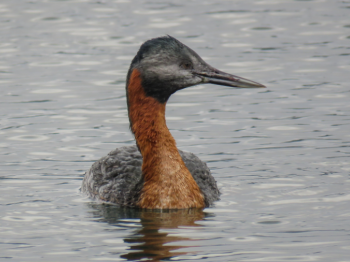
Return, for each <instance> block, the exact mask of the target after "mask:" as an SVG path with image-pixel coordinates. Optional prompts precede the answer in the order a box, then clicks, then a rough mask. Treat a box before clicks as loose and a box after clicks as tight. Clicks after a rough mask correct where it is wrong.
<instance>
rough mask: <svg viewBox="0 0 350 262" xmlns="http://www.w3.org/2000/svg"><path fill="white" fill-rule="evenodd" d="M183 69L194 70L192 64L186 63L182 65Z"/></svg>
mask: <svg viewBox="0 0 350 262" xmlns="http://www.w3.org/2000/svg"><path fill="white" fill-rule="evenodd" d="M181 67H182V68H183V69H186V70H189V69H192V64H191V63H190V62H185V63H182V64H181Z"/></svg>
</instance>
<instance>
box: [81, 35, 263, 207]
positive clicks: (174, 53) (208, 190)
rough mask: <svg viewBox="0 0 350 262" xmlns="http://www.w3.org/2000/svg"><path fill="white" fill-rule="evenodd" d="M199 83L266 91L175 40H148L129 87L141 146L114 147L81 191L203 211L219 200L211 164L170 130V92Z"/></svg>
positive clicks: (125, 201) (121, 200) (132, 120)
mask: <svg viewBox="0 0 350 262" xmlns="http://www.w3.org/2000/svg"><path fill="white" fill-rule="evenodd" d="M199 83H216V84H220V85H230V86H240V87H264V86H262V85H261V84H258V83H255V82H253V81H250V80H246V79H243V78H239V77H236V76H233V75H228V74H226V73H224V72H221V71H219V70H217V69H214V68H212V67H210V66H209V65H207V64H206V63H205V62H204V61H203V60H202V59H201V58H200V57H199V56H198V55H197V54H196V53H195V52H194V51H193V50H191V49H190V48H188V47H187V46H185V45H183V44H182V43H181V42H179V41H178V40H176V39H175V38H173V37H170V36H168V37H160V38H155V39H151V40H149V41H147V42H145V43H144V44H143V45H142V46H141V48H140V50H139V52H138V53H137V55H136V56H135V58H134V59H133V61H132V63H131V66H130V69H129V72H128V76H127V84H126V95H127V104H128V113H129V121H130V128H131V131H132V132H133V134H134V136H135V139H136V143H137V147H136V146H132V147H122V148H120V149H116V150H114V151H112V152H110V153H109V154H108V155H107V156H106V157H104V158H101V159H100V160H99V161H97V162H96V163H95V164H94V165H93V166H92V167H91V168H90V170H89V171H88V172H87V173H86V174H85V177H84V180H83V185H82V191H83V192H85V193H87V194H88V195H89V196H90V197H93V198H95V199H100V200H103V201H107V202H112V203H116V204H119V205H122V206H130V207H138V208H146V209H184V208H203V207H206V206H210V205H212V204H213V202H214V201H215V200H218V199H219V195H220V193H219V190H218V188H217V185H216V182H215V180H214V178H213V176H212V175H211V173H210V170H209V169H208V167H207V165H206V164H205V163H204V162H202V161H201V160H200V159H199V158H198V157H196V156H195V155H193V154H191V153H186V152H182V151H180V150H178V149H177V147H176V142H175V139H174V138H173V136H172V135H171V133H170V132H169V130H168V128H167V126H166V119H165V109H166V102H167V100H168V99H169V97H170V96H171V94H173V93H175V92H176V91H178V90H180V89H183V88H186V87H188V86H192V85H196V84H199ZM233 84H235V85H233Z"/></svg>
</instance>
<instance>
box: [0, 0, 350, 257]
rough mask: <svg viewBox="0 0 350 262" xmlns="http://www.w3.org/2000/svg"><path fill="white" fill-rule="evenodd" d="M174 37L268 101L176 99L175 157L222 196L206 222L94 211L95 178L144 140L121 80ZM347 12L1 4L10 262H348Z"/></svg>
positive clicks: (40, 1) (220, 95) (172, 112)
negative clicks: (112, 157)
mask: <svg viewBox="0 0 350 262" xmlns="http://www.w3.org/2000/svg"><path fill="white" fill-rule="evenodd" d="M165 34H170V35H172V36H174V37H176V38H178V39H179V40H180V41H182V42H184V43H185V44H186V45H188V46H190V47H191V48H192V49H194V50H195V51H196V52H197V53H198V54H199V55H201V56H202V57H203V58H204V59H205V60H206V61H207V62H208V63H209V64H211V65H213V66H215V67H217V68H219V69H221V70H224V71H227V72H230V73H233V74H236V75H239V76H242V77H246V78H249V79H251V80H254V81H257V82H260V83H263V84H265V85H266V86H267V88H266V89H264V90H262V89H249V90H247V89H234V88H228V87H223V86H214V85H201V86H196V87H192V88H188V89H186V90H182V91H180V92H178V93H177V94H175V95H173V96H172V97H171V99H170V101H169V102H168V105H167V123H168V126H169V129H170V131H171V132H172V134H173V136H174V137H175V139H176V140H177V144H178V147H179V148H180V149H182V150H185V151H190V152H193V153H195V154H197V155H198V156H199V157H200V158H201V159H202V160H204V161H206V162H207V163H208V166H209V167H210V169H211V170H212V173H213V175H214V177H215V179H216V180H217V182H218V185H219V188H220V190H221V192H222V196H221V200H220V201H218V202H216V205H215V206H214V207H212V208H207V209H205V210H204V211H203V212H199V211H197V212H195V211H190V212H185V211H182V212H174V213H152V212H139V211H136V210H131V209H122V208H118V207H116V206H113V205H105V204H102V203H98V202H93V201H91V200H89V199H87V198H85V197H84V196H82V195H81V194H80V193H79V187H80V184H81V181H82V178H83V174H84V172H85V171H86V170H87V169H88V168H89V167H90V166H91V164H92V163H93V162H94V161H95V160H97V159H99V158H100V157H102V156H104V155H106V154H107V153H108V152H109V151H111V150H113V149H114V148H116V147H121V146H125V145H132V144H134V143H135V142H134V139H133V137H132V135H131V133H130V132H129V129H128V120H127V108H126V101H125V78H126V72H127V69H128V66H129V64H130V61H131V59H132V57H133V56H134V55H135V54H136V52H137V50H138V47H139V46H140V44H141V43H142V42H143V41H145V40H147V39H150V38H153V37H157V36H161V35H165ZM349 80H350V1H349V0H343V1H336V0H333V1H332V0H331V1H326V0H310V1H291V0H283V1H282V0H260V1H243V0H238V1H212V0H208V1H206V0H204V1H199V0H193V1H183V0H180V1H127V0H120V1H112V0H109V1H107V0H105V1H103V0H101V1H93V0H91V1H87V0H76V1H74V0H71V1H69V0H68V1H54V0H50V1H49V0H32V1H24V0H22V1H20V0H11V1H5V0H4V1H1V2H0V85H1V87H0V91H1V104H0V105H1V108H0V125H1V126H0V136H1V137H0V139H1V140H0V154H1V160H0V165H1V167H0V260H1V261H125V260H131V261H160V260H162V259H165V260H168V261H190V260H205V261H324V262H335V261H337V262H345V261H350V192H349V188H350V183H349V182H350V180H349V174H350V162H349V157H350V132H349V130H350V86H349Z"/></svg>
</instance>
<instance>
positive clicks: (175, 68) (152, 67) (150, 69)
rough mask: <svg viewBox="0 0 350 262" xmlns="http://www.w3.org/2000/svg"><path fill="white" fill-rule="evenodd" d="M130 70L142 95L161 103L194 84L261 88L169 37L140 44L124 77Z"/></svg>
mask: <svg viewBox="0 0 350 262" xmlns="http://www.w3.org/2000/svg"><path fill="white" fill-rule="evenodd" d="M134 69H137V70H138V71H139V72H140V76H141V79H142V86H143V88H144V91H145V93H146V95H147V96H151V97H153V98H155V99H157V100H158V101H159V102H160V103H165V102H166V101H167V100H168V99H169V97H170V96H171V95H172V94H173V93H175V92H176V91H178V90H181V89H184V88H186V87H190V86H194V85H198V84H205V83H212V84H217V85H224V86H231V87H239V88H262V87H265V86H264V85H262V84H259V83H257V82H254V81H251V80H248V79H244V78H242V77H238V76H235V75H231V74H228V73H225V72H222V71H220V70H218V69H216V68H214V67H212V66H210V65H208V64H207V63H206V62H205V61H204V60H203V59H202V58H201V57H200V56H199V55H198V54H197V53H196V52H194V51H193V50H192V49H191V48H189V47H188V46H186V45H184V44H183V43H181V42H180V41H178V40H177V39H175V38H174V37H171V36H164V37H158V38H154V39H151V40H148V41H146V42H145V43H144V44H142V45H141V47H140V49H139V51H138V53H137V54H136V56H135V57H134V59H133V60H132V62H131V65H130V69H129V73H128V79H129V77H130V74H131V72H132V71H133V70H134ZM128 79H127V80H128ZM127 87H128V83H127Z"/></svg>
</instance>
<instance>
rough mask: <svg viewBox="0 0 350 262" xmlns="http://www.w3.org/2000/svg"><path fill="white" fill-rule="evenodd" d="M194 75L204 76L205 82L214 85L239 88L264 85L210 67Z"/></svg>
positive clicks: (262, 86) (261, 86)
mask: <svg viewBox="0 0 350 262" xmlns="http://www.w3.org/2000/svg"><path fill="white" fill-rule="evenodd" d="M195 74H196V75H198V76H202V77H204V82H205V83H212V84H216V85H223V86H232V87H240V88H264V87H266V86H264V85H262V84H259V83H257V82H254V81H251V80H248V79H245V78H243V77H239V76H235V75H231V74H227V73H225V72H222V71H219V70H217V69H214V68H213V69H212V70H210V71H209V72H195Z"/></svg>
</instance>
